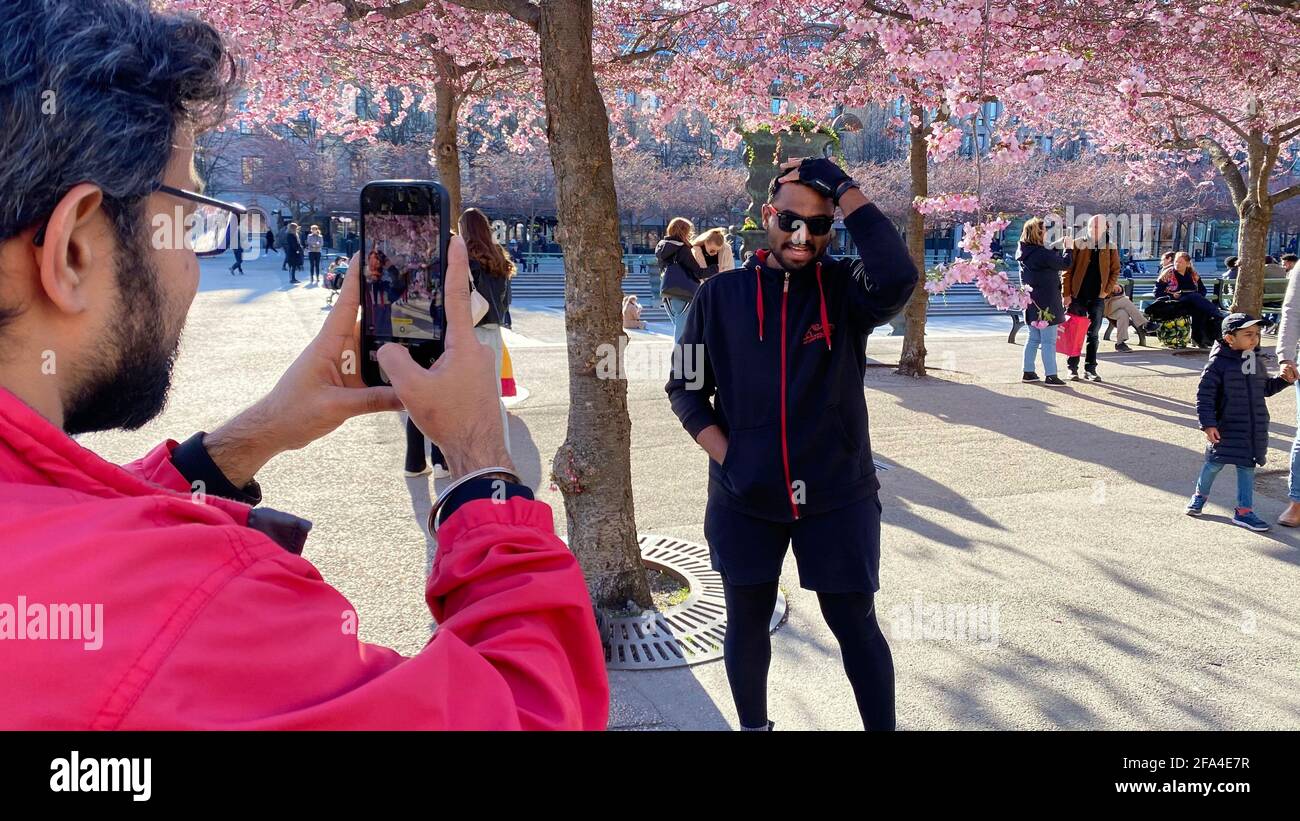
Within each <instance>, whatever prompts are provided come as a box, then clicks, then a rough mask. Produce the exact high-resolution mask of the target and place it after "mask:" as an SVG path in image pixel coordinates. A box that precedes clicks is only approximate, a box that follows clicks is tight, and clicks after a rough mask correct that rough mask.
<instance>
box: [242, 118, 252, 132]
mask: <svg viewBox="0 0 1300 821" xmlns="http://www.w3.org/2000/svg"><path fill="white" fill-rule="evenodd" d="M239 133H240V134H252V133H253V127H252V126H251V125H249V123H248V120H240V121H239Z"/></svg>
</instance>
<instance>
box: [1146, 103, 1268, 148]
mask: <svg viewBox="0 0 1300 821" xmlns="http://www.w3.org/2000/svg"><path fill="white" fill-rule="evenodd" d="M1142 96H1143V97H1162V98H1164V99H1166V100H1177V101H1178V102H1180V103H1184V104H1185V105H1190V106H1191V107H1192V108H1195V109H1196V110H1198V111H1200V112H1202V113H1204V114H1208V115H1210V116H1211V117H1213V118H1214V119H1216V120H1218V121H1219V122H1221V123H1223V124H1224V125H1226V126H1227V127H1228V128H1230V129H1232V131H1233V133H1235V134H1236V135H1237V136H1238V137H1241V139H1242V140H1244V141H1245V142H1250V135H1249V134H1247V133H1246V131H1245V129H1243V128H1242V127H1241V126H1239V125H1237V123H1236V121H1235V120H1233V119H1232V118H1230V117H1228V116H1227V115H1226V114H1223V113H1222V112H1219V111H1215V110H1214V109H1212V108H1210V107H1209V106H1207V105H1206V104H1205V103H1202V102H1198V101H1196V100H1193V99H1191V98H1189V97H1184V96H1182V95H1181V94H1174V93H1173V92H1170V91H1144V92H1142Z"/></svg>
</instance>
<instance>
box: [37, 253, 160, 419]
mask: <svg viewBox="0 0 1300 821" xmlns="http://www.w3.org/2000/svg"><path fill="white" fill-rule="evenodd" d="M119 239H120V238H119ZM113 276H114V279H115V280H116V281H117V292H118V303H117V309H116V310H115V311H114V316H113V321H112V323H111V324H110V325H109V326H108V327H109V333H110V334H111V337H112V338H111V339H106V340H104V343H105V344H104V345H103V346H102V347H101V348H100V351H101V353H99V354H98V355H97V356H96V359H95V361H94V364H93V366H92V372H91V374H90V376H89V377H88V378H87V379H86V381H85V382H84V383H83V384H81V385H79V386H77V388H76V390H75V392H74V393H73V394H72V395H71V396H70V397H69V398H68V399H67V400H66V401H65V402H64V409H63V430H64V431H65V432H66V433H68V434H78V433H91V432H94V431H101V430H115V429H119V428H120V429H123V430H135V429H136V428H139V427H141V426H142V425H144V424H145V423H146V422H148V421H149V420H151V419H153V418H154V417H155V416H157V415H158V414H159V413H161V412H162V409H163V408H164V407H165V406H166V404H167V391H168V389H169V388H170V387H171V379H172V365H173V363H174V362H175V361H176V350H177V348H178V347H179V345H180V339H179V336H177V338H176V339H175V340H169V338H168V337H170V336H171V333H170V330H169V329H168V328H166V327H165V326H164V327H158V324H159V323H162V322H165V317H166V316H167V314H166V311H165V305H164V300H163V295H162V292H161V290H160V288H159V282H158V269H157V268H155V267H154V266H153V265H152V264H151V263H150V261H149V256H148V250H147V247H146V246H145V244H144V242H142V241H140V240H138V239H136V238H135V237H131V238H130V239H129V240H128V241H125V242H120V243H119V247H118V252H117V254H116V255H115V257H114V265H113Z"/></svg>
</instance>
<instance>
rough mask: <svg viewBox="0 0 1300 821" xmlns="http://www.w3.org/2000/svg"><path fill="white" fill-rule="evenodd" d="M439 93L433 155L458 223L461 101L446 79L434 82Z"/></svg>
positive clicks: (454, 217) (452, 219)
mask: <svg viewBox="0 0 1300 821" xmlns="http://www.w3.org/2000/svg"><path fill="white" fill-rule="evenodd" d="M434 92H435V94H436V97H435V101H436V105H435V107H434V112H433V116H434V123H435V125H436V126H437V128H436V130H435V131H434V135H433V157H434V162H435V163H436V164H437V166H438V179H439V181H440V182H441V183H442V187H443V188H446V189H447V198H448V199H449V200H451V224H452V226H453V230H454V226H455V225H456V223H457V221H458V220H459V219H460V147H459V146H458V145H457V133H456V119H457V116H458V114H459V109H460V100H459V99H458V98H457V97H456V93H455V90H454V89H452V87H451V86H450V85H449V84H447V83H446V82H444V81H442V80H439V81H438V82H437V83H436V84H435V85H434Z"/></svg>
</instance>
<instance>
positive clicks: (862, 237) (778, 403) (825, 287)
mask: <svg viewBox="0 0 1300 821" xmlns="http://www.w3.org/2000/svg"><path fill="white" fill-rule="evenodd" d="M781 174H782V176H779V177H777V179H776V180H774V181H773V183H772V187H771V189H770V192H769V197H768V201H767V203H766V204H765V205H763V208H762V218H763V224H764V226H765V228H766V229H767V245H768V247H767V248H766V249H763V250H760V251H758V252H757V253H756V254H754V255H753V256H751V257H750V258H749V259H748V260H747V261H746V262H745V264H744V266H743V267H742V268H738V269H735V270H732V271H725V272H722V273H719V274H717V275H715V276H712V277H709V278H708V279H706V280H704V282H703V283H702V284H701V285H700V286H699V290H698V291H696V294H695V300H694V301H693V302H692V304H691V308H690V310H689V311H687V312H686V322H685V328H684V330H683V333H682V338H681V345H680V346H679V347H678V349H677V351H676V352H675V353H674V367H673V377H672V379H670V380H669V381H668V384H667V386H666V390H667V392H668V395H669V397H670V399H671V400H672V408H673V412H674V413H676V414H677V417H678V419H680V420H681V422H682V426H683V427H684V428H686V430H687V432H688V433H689V434H690V435H691V437H692V438H693V439H694V440H695V441H696V442H697V443H699V445H700V447H701V448H703V449H704V450H705V451H706V452H707V453H708V454H709V457H710V459H709V494H708V502H707V505H706V507H705V512H704V535H705V538H706V539H707V540H708V543H709V550H710V553H711V554H712V561H713V567H714V569H715V570H717V571H718V572H719V573H720V574H721V575H722V586H723V594H724V595H725V597H726V602H727V635H726V638H725V641H724V644H725V645H726V647H725V650H724V656H725V658H724V661H725V663H726V668H727V679H728V681H729V682H730V683H731V691H732V696H733V698H734V699H735V701H736V712H737V715H738V716H739V719H740V725H741V728H742V729H754V730H765V729H768V728H769V727H770V726H771V725H770V723H769V722H768V718H767V673H768V665H769V663H770V661H771V645H770V638H769V630H768V627H769V622H770V620H771V617H772V608H773V607H774V606H775V604H776V600H777V598H776V597H777V592H778V588H777V582H778V580H779V578H780V575H781V564H782V560H783V558H784V556H785V553H786V551H787V549H788V548H789V547H790V544H791V542H793V546H794V553H795V558H796V559H797V560H798V564H799V582H800V584H801V586H803V587H804V588H806V589H809V590H814V591H816V592H817V598H818V603H819V604H820V605H821V610H822V614H823V615H824V616H825V617H826V620H827V623H828V624H829V625H830V628H831V632H832V633H834V634H835V636H836V639H837V640H838V641H839V644H840V652H841V656H842V658H843V661H844V666H845V670H846V672H847V673H848V675H849V679H850V682H851V683H852V685H853V692H854V695H855V697H856V698H857V701H858V711H859V713H860V714H861V716H862V719H863V724H864V726H865V727H867V728H868V729H872V730H887V729H893V728H894V670H893V662H892V659H891V656H890V653H889V645H888V643H887V642H886V641H885V638H884V635H883V634H882V633H881V632H880V628H879V625H878V623H877V621H876V617H875V614H874V605H873V601H874V599H873V596H874V594H875V592H876V590H878V589H879V587H880V584H879V581H878V578H879V565H880V513H881V507H880V501H879V498H878V494H877V491H878V490H879V488H880V482H879V480H878V479H877V478H876V466H875V463H874V461H873V459H872V457H871V440H870V437H869V435H868V430H869V428H868V424H867V404H866V398H865V395H864V392H863V388H862V380H863V375H864V373H865V371H866V364H865V349H866V337H867V334H869V333H871V331H872V330H873V329H874V328H876V327H877V326H879V325H881V324H883V323H885V322H888V321H889V320H890V319H891V318H892V317H893V316H894V315H895V314H897V313H898V312H899V311H900V310H902V309H903V307H904V306H905V305H906V304H907V300H908V298H909V297H911V295H912V290H913V289H914V288H915V287H916V284H917V280H918V274H917V270H916V268H915V267H914V266H913V265H912V260H911V258H910V257H909V256H908V254H907V246H906V245H905V244H904V243H903V241H902V239H901V238H900V237H899V235H898V231H897V230H895V228H894V226H893V225H892V224H891V223H890V221H889V219H888V218H887V217H886V216H885V215H884V214H883V213H882V212H881V211H880V209H879V208H877V207H876V206H875V205H873V204H872V203H871V202H870V201H869V200H868V199H867V197H866V195H865V194H863V193H862V191H860V190H859V189H858V186H857V183H855V182H854V181H853V180H852V179H851V178H850V177H849V176H848V175H847V174H845V173H844V171H842V170H841V169H840V168H839V166H837V165H835V164H834V163H833V162H831V161H830V160H826V159H805V160H802V161H799V160H793V161H790V162H787V163H786V165H785V166H783V168H782V171H781ZM837 206H838V207H839V209H840V210H841V211H842V212H843V214H844V225H845V227H846V228H847V229H848V231H849V235H850V236H851V237H852V238H853V245H854V247H855V248H856V249H857V256H856V257H854V258H849V259H836V258H834V257H832V256H830V255H829V254H827V253H826V251H827V248H828V246H829V245H830V241H831V234H832V230H833V227H834V216H835V209H836V207H837Z"/></svg>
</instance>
